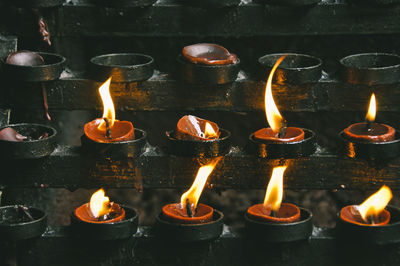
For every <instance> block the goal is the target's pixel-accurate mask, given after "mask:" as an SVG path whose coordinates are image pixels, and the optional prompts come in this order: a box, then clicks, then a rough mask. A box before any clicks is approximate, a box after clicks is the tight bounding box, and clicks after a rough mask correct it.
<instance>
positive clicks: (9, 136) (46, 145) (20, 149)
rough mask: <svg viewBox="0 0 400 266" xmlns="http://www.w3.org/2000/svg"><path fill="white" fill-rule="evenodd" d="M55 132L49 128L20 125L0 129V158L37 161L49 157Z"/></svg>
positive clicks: (53, 143) (28, 124)
mask: <svg viewBox="0 0 400 266" xmlns="http://www.w3.org/2000/svg"><path fill="white" fill-rule="evenodd" d="M56 136H57V131H56V130H55V129H54V128H53V127H50V126H46V125H40V124H33V123H20V124H12V125H7V126H3V127H0V149H1V150H2V151H3V152H2V154H3V155H0V156H4V157H7V158H10V159H37V158H41V157H45V156H48V155H50V154H51V153H52V152H53V151H54V149H55V147H56V145H57V143H56Z"/></svg>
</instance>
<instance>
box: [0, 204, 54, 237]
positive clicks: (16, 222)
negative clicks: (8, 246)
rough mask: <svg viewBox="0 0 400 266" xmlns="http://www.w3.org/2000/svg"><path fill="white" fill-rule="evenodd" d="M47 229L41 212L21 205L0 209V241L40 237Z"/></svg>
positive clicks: (45, 217) (43, 214)
mask: <svg viewBox="0 0 400 266" xmlns="http://www.w3.org/2000/svg"><path fill="white" fill-rule="evenodd" d="M46 227H47V215H46V213H44V212H43V211H42V210H40V209H38V208H34V207H28V206H23V205H11V206H1V207H0V235H1V240H5V241H19V240H24V239H30V238H34V237H39V236H41V235H42V234H43V233H44V231H45V230H46Z"/></svg>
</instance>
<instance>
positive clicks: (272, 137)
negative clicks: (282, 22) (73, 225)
mask: <svg viewBox="0 0 400 266" xmlns="http://www.w3.org/2000/svg"><path fill="white" fill-rule="evenodd" d="M285 57H286V56H282V57H280V58H279V59H278V60H277V61H276V63H275V65H274V66H273V68H272V70H271V72H270V74H269V77H268V81H267V85H266V88H265V98H264V104H265V114H266V117H267V121H268V124H269V126H270V127H268V128H262V129H260V130H257V131H256V132H254V138H255V139H258V140H260V141H270V142H295V141H300V140H303V139H304V131H303V130H302V129H301V128H297V127H288V126H287V122H286V120H285V119H284V118H283V117H282V115H281V113H280V112H279V109H278V107H277V106H276V104H275V101H274V98H273V96H272V79H273V77H274V74H275V71H276V69H277V68H278V66H279V65H280V64H281V63H282V61H283V60H284V59H285Z"/></svg>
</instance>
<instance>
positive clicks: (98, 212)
mask: <svg viewBox="0 0 400 266" xmlns="http://www.w3.org/2000/svg"><path fill="white" fill-rule="evenodd" d="M71 222H72V225H73V227H74V229H75V231H76V232H77V233H79V234H83V235H86V236H91V237H95V239H103V240H106V239H120V238H127V237H130V236H132V235H133V234H134V233H135V232H136V230H137V225H138V215H137V212H136V211H135V210H134V209H132V208H129V207H127V206H121V205H119V204H117V203H115V202H110V199H109V198H108V197H107V196H105V192H104V190H103V189H99V190H98V191H96V192H95V193H93V195H92V196H91V198H90V202H89V203H85V204H83V205H81V206H80V207H78V208H76V209H75V210H74V212H73V214H72V219H71Z"/></svg>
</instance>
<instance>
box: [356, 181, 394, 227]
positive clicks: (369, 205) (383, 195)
mask: <svg viewBox="0 0 400 266" xmlns="http://www.w3.org/2000/svg"><path fill="white" fill-rule="evenodd" d="M392 196H393V195H392V191H391V190H390V188H389V187H387V186H382V187H381V189H379V190H378V192H375V193H374V194H373V195H371V196H370V197H369V198H368V199H366V200H365V201H364V202H363V203H362V204H361V205H359V206H358V212H359V213H360V215H361V217H362V218H363V220H364V221H365V222H368V217H370V216H372V217H374V216H377V215H378V214H379V213H380V212H381V211H383V209H385V207H386V205H387V204H388V203H389V201H390V200H391V199H392Z"/></svg>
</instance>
